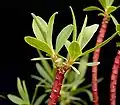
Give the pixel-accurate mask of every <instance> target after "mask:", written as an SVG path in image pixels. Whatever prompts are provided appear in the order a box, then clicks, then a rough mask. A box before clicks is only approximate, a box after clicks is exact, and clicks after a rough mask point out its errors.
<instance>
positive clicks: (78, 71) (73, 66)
mask: <svg viewBox="0 0 120 105" xmlns="http://www.w3.org/2000/svg"><path fill="white" fill-rule="evenodd" d="M71 68H72V69H73V70H74V71H75V72H76V73H77V74H80V72H79V71H78V70H77V69H76V68H75V67H74V66H72V65H71Z"/></svg>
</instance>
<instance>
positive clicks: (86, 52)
mask: <svg viewBox="0 0 120 105" xmlns="http://www.w3.org/2000/svg"><path fill="white" fill-rule="evenodd" d="M117 34H118V32H116V33H114V34H113V35H112V36H111V37H109V38H108V39H106V40H105V41H104V42H102V43H100V44H98V45H97V46H95V47H93V48H91V49H89V50H87V51H85V52H84V53H82V54H81V55H80V56H83V55H86V54H89V53H91V52H93V51H94V50H96V49H98V48H100V47H102V46H104V45H106V44H107V43H108V42H109V41H111V40H112V39H113V38H114V37H115V36H116V35H117Z"/></svg>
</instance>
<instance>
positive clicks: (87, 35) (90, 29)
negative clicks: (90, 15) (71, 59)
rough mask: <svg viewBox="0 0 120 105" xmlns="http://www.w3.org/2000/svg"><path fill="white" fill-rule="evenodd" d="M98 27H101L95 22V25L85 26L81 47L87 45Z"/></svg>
mask: <svg viewBox="0 0 120 105" xmlns="http://www.w3.org/2000/svg"><path fill="white" fill-rule="evenodd" d="M98 27H99V25H98V24H94V25H91V26H87V27H85V29H84V32H83V38H82V41H81V48H82V49H83V48H84V47H85V46H86V45H87V43H88V42H89V41H90V39H91V38H92V37H93V35H94V33H95V32H96V31H97V29H98Z"/></svg>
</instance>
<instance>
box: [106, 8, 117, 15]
mask: <svg viewBox="0 0 120 105" xmlns="http://www.w3.org/2000/svg"><path fill="white" fill-rule="evenodd" d="M116 9H117V7H115V6H109V7H108V8H107V14H111V13H112V12H114V11H115V10H116Z"/></svg>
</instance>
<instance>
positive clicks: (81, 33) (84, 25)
mask: <svg viewBox="0 0 120 105" xmlns="http://www.w3.org/2000/svg"><path fill="white" fill-rule="evenodd" d="M87 19H88V17H87V15H86V17H85V19H84V23H83V26H82V29H81V32H80V33H79V35H78V38H77V41H78V43H79V44H80V45H81V43H82V42H81V41H82V38H83V32H84V29H85V27H86V25H87Z"/></svg>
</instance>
